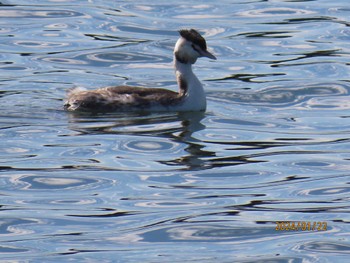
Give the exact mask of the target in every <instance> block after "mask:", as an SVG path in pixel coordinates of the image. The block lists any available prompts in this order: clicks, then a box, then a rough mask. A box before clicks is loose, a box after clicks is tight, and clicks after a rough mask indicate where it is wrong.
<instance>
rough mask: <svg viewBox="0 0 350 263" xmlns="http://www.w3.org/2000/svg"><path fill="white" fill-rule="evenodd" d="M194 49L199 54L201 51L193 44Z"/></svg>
mask: <svg viewBox="0 0 350 263" xmlns="http://www.w3.org/2000/svg"><path fill="white" fill-rule="evenodd" d="M192 48H193V49H194V50H195V51H197V52H198V53H199V50H198V49H197V48H196V46H195V45H194V44H192Z"/></svg>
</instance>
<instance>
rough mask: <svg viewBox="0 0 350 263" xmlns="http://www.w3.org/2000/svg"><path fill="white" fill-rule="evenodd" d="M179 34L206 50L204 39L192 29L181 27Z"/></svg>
mask: <svg viewBox="0 0 350 263" xmlns="http://www.w3.org/2000/svg"><path fill="white" fill-rule="evenodd" d="M179 33H180V35H181V36H182V37H183V38H185V39H186V40H188V41H191V42H192V43H194V44H196V45H198V46H200V47H201V49H202V50H207V43H206V42H205V39H204V38H203V37H202V36H201V35H200V34H199V33H198V32H197V31H196V30H194V29H190V30H188V29H182V30H180V31H179Z"/></svg>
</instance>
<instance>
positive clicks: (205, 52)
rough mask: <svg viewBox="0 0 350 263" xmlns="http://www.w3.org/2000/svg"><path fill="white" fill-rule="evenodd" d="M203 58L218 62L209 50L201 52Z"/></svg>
mask: <svg viewBox="0 0 350 263" xmlns="http://www.w3.org/2000/svg"><path fill="white" fill-rule="evenodd" d="M201 56H202V57H207V58H210V59H214V60H216V57H215V56H214V55H213V54H212V53H210V52H209V51H208V50H201Z"/></svg>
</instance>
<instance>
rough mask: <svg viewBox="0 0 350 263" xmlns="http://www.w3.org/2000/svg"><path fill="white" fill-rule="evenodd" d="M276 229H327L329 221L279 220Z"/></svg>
mask: <svg viewBox="0 0 350 263" xmlns="http://www.w3.org/2000/svg"><path fill="white" fill-rule="evenodd" d="M275 230H276V231H327V222H323V221H314V222H311V221H279V222H276V228H275Z"/></svg>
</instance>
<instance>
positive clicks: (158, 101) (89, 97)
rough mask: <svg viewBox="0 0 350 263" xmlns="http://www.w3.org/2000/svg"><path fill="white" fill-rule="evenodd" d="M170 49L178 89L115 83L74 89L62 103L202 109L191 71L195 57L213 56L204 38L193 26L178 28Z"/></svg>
mask: <svg viewBox="0 0 350 263" xmlns="http://www.w3.org/2000/svg"><path fill="white" fill-rule="evenodd" d="M179 33H180V38H179V40H178V41H177V42H176V45H175V48H174V67H175V74H176V79H177V83H178V85H179V92H174V91H171V90H166V89H160V88H143V87H132V86H115V87H105V88H99V89H96V90H92V91H87V90H84V89H81V88H74V89H72V90H70V91H69V92H68V96H67V100H66V102H65V104H64V107H65V109H67V110H69V111H149V112H155V111H204V110H205V109H206V104H207V103H206V98H205V93H204V90H203V86H202V84H201V83H200V81H199V80H198V78H197V77H196V76H195V75H194V73H193V72H192V64H194V63H195V62H196V60H197V58H199V57H207V58H211V59H216V57H215V56H214V55H213V54H211V53H210V52H209V51H208V50H207V44H206V42H205V39H204V38H203V37H202V36H201V35H200V34H199V33H198V32H197V31H196V30H194V29H190V30H187V29H183V30H180V31H179Z"/></svg>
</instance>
